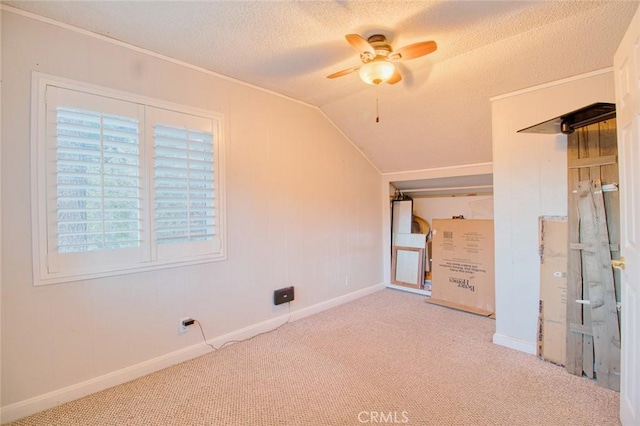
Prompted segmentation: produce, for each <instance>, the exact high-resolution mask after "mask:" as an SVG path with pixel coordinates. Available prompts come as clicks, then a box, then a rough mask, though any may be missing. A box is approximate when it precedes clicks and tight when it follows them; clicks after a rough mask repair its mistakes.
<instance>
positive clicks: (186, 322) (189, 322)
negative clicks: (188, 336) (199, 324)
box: [178, 317, 196, 333]
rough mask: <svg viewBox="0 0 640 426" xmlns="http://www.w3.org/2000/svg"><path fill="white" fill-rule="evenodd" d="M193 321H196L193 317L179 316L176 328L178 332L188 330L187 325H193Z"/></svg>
mask: <svg viewBox="0 0 640 426" xmlns="http://www.w3.org/2000/svg"><path fill="white" fill-rule="evenodd" d="M195 322H196V321H195V320H194V319H193V318H189V317H185V318H180V328H179V329H178V331H179V332H180V333H186V332H187V331H189V326H190V325H193V324H194V323H195Z"/></svg>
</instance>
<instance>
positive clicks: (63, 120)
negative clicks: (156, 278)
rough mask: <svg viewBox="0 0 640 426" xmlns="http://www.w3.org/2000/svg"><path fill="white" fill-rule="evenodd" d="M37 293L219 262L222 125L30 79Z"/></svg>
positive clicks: (131, 99)
mask: <svg viewBox="0 0 640 426" xmlns="http://www.w3.org/2000/svg"><path fill="white" fill-rule="evenodd" d="M34 93H37V96H36V97H37V99H34V123H37V128H36V129H35V130H36V131H35V132H34V138H33V141H32V143H33V150H32V151H33V156H34V158H33V169H34V179H33V180H34V185H33V189H34V196H33V200H34V206H37V208H34V209H33V210H34V221H33V223H34V255H35V256H34V257H35V259H34V272H35V274H34V276H35V283H36V285H39V284H49V283H58V282H64V281H72V280H78V279H86V278H92V277H99V276H106V275H114V274H122V273H127V272H132V271H139V270H147V269H155V268H158V267H168V266H176V265H181V264H191V263H199V262H204V261H211V260H218V259H224V250H223V248H224V244H223V242H224V238H223V235H224V232H223V231H224V221H223V219H224V197H223V194H224V187H223V185H222V181H223V174H222V167H223V163H222V161H221V159H222V158H221V153H222V152H223V151H222V137H221V135H222V132H221V129H220V127H221V121H222V120H221V118H220V117H219V116H217V115H215V114H212V113H210V112H207V111H199V110H198V111H196V110H193V109H189V108H186V107H176V106H175V105H164V104H162V103H161V102H158V101H155V100H148V99H142V98H137V97H135V96H132V95H128V94H122V93H115V92H112V91H107V90H106V89H99V88H94V87H87V86H82V85H80V84H78V83H74V82H69V81H66V80H59V79H55V78H51V77H45V76H43V75H42V74H36V75H35V76H34Z"/></svg>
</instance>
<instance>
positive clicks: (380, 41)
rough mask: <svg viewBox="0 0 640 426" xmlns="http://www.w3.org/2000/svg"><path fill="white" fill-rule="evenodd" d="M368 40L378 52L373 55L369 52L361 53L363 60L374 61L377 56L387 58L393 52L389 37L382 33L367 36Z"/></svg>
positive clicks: (366, 61) (365, 61)
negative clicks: (388, 40)
mask: <svg viewBox="0 0 640 426" xmlns="http://www.w3.org/2000/svg"><path fill="white" fill-rule="evenodd" d="M367 41H368V42H369V44H370V45H371V47H373V50H374V51H375V52H376V56H373V55H371V54H370V53H369V52H363V53H362V54H360V59H362V62H364V63H365V64H366V63H369V62H371V61H373V60H374V59H375V58H377V57H379V56H382V57H383V58H386V57H387V56H389V54H390V53H391V46H390V45H389V43H388V42H387V38H386V37H385V36H383V35H382V34H374V35H372V36H369V38H367Z"/></svg>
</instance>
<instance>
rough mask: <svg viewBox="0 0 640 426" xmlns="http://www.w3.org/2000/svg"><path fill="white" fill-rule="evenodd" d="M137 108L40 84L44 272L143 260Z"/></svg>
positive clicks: (140, 110) (93, 267) (138, 109)
mask: <svg viewBox="0 0 640 426" xmlns="http://www.w3.org/2000/svg"><path fill="white" fill-rule="evenodd" d="M142 112H143V109H142V107H141V106H140V105H137V104H135V103H131V102H126V101H121V100H114V99H111V98H107V97H102V96H97V95H93V94H87V93H82V92H77V91H73V90H67V89H62V88H57V87H48V88H47V124H48V134H47V146H48V150H47V159H48V160H47V163H48V164H47V168H48V170H49V173H48V176H49V179H48V186H49V188H48V199H47V217H48V227H47V228H48V235H47V242H48V244H47V250H48V270H49V272H55V271H56V270H57V269H58V268H62V269H63V270H70V271H74V272H77V273H83V272H84V271H86V270H92V271H95V270H96V266H95V265H88V264H87V263H94V262H99V264H101V265H103V266H104V267H109V268H113V267H114V265H118V264H127V263H130V262H131V259H139V260H143V259H144V258H145V254H144V251H143V250H144V246H145V242H144V235H145V230H144V220H143V218H144V197H143V188H142V176H141V175H142V173H141V170H142V168H141V166H142V164H141V161H142V160H141V159H142V158H143V157H142V155H141V151H142V148H141V134H140V133H141V124H140V123H141V117H142ZM146 245H147V246H148V242H147V243H146ZM61 262H62V263H63V264H64V267H62V265H60V263H61Z"/></svg>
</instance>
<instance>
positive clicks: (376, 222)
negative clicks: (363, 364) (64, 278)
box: [1, 10, 382, 421]
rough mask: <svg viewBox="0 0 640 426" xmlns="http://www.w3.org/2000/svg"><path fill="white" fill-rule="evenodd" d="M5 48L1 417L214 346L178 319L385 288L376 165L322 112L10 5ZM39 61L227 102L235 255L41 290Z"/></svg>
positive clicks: (218, 326) (221, 325)
mask: <svg viewBox="0 0 640 426" xmlns="http://www.w3.org/2000/svg"><path fill="white" fill-rule="evenodd" d="M2 54H3V58H2V77H3V82H2V86H3V87H2V112H3V117H2V118H3V126H2V151H3V152H2V167H1V170H2V208H3V210H2V230H3V232H2V244H3V247H4V250H3V251H2V265H3V269H2V358H1V359H2V406H3V420H4V421H7V420H11V419H12V418H15V417H16V416H19V415H25V414H29V413H30V412H32V411H33V410H34V409H43V408H46V407H47V406H50V405H51V404H52V403H55V402H57V401H65V400H67V399H69V398H70V397H77V396H81V395H83V394H85V393H86V392H88V391H91V390H97V389H100V388H102V387H104V386H107V385H110V384H115V383H117V382H120V381H122V380H126V379H127V378H130V377H134V376H136V375H139V374H141V373H142V372H145V371H151V370H153V369H155V368H158V367H159V366H162V365H167V364H170V363H172V362H175V361H179V360H182V359H184V358H188V357H190V356H194V355H197V354H199V353H202V352H204V351H206V349H205V348H204V346H203V345H202V343H201V339H202V338H201V335H200V333H199V332H198V331H197V329H195V328H194V329H193V330H191V331H189V332H187V333H185V334H178V320H179V318H181V317H184V316H192V317H194V318H196V319H198V320H199V321H200V322H201V324H202V325H203V326H204V328H205V330H206V333H207V337H209V338H211V339H215V338H221V337H220V336H223V335H226V334H229V333H231V334H232V335H233V333H236V332H238V330H241V329H243V328H245V327H253V328H251V329H250V330H249V331H246V330H245V331H246V332H244V335H247V334H251V333H255V332H257V331H261V330H262V329H265V328H270V327H272V326H274V325H277V324H279V323H281V322H282V320H283V319H286V315H285V314H286V313H287V307H286V305H281V306H278V307H274V306H273V304H272V294H273V290H274V289H276V288H280V287H283V286H287V285H293V286H295V287H296V300H295V302H293V303H292V306H291V309H292V311H293V312H294V317H295V314H296V313H299V315H298V316H301V315H302V314H300V313H301V312H306V313H311V312H314V311H317V310H319V309H322V308H326V307H328V306H331V305H332V304H335V303H339V302H341V301H345V300H348V299H349V298H353V297H357V296H360V295H363V294H366V293H367V292H370V291H374V290H376V289H378V288H382V286H381V283H382V254H381V253H382V251H381V247H382V242H381V240H382V236H381V233H380V229H381V227H382V213H381V210H380V185H381V183H382V179H381V176H380V174H379V172H378V171H377V170H375V169H374V168H373V167H372V166H371V164H370V163H369V162H368V161H367V160H366V159H365V158H363V157H362V155H361V154H360V153H359V152H358V151H357V150H356V149H355V148H354V147H353V146H352V145H351V144H350V142H349V141H348V140H346V139H345V137H344V136H343V135H342V134H341V133H340V132H339V131H337V129H336V128H335V127H334V126H333V125H332V124H331V123H330V122H329V121H328V120H327V119H326V117H325V116H324V115H323V114H322V113H321V112H320V111H319V110H318V109H316V108H313V107H310V106H307V105H304V104H301V103H299V102H296V101H293V100H290V99H287V98H284V97H281V96H277V95H274V94H272V93H269V92H266V91H262V90H258V89H256V88H253V87H250V86H248V85H244V84H240V83H238V82H234V81H232V80H229V79H227V78H220V77H218V76H215V75H212V74H211V73H207V72H203V71H202V70H198V69H195V68H194V67H188V66H184V64H180V63H177V62H175V61H167V60H165V59H162V58H159V57H157V56H154V55H149V54H147V53H145V52H141V51H140V50H137V49H130V48H128V47H126V46H122V45H121V44H118V43H112V42H109V41H106V40H105V39H103V38H99V37H92V36H89V35H86V34H83V33H79V32H76V31H71V30H69V29H68V28H66V27H61V26H58V25H52V24H51V23H44V22H40V21H38V20H35V19H31V18H29V17H27V16H23V15H22V14H16V13H13V12H12V11H8V10H4V11H3V12H2ZM32 71H40V72H44V73H48V74H53V75H57V76H61V77H65V78H71V79H76V80H81V81H86V82H89V83H92V84H95V85H100V86H105V87H109V88H113V89H117V90H123V91H129V92H132V93H136V94H140V95H143V96H148V97H152V98H157V99H161V100H165V101H170V102H175V103H178V104H184V105H189V106H193V107H197V108H204V109H209V110H212V111H215V112H219V113H222V114H224V116H225V119H226V128H227V143H228V144H227V215H228V216H227V217H228V232H227V235H228V260H227V261H224V262H217V263H209V264H202V265H197V266H190V267H178V268H173V269H163V270H158V271H155V272H144V273H137V274H130V275H125V276H118V277H110V278H102V279H94V280H87V281H80V282H73V283H66V284H59V285H50V286H44V287H38V288H36V287H34V286H33V285H32V277H31V270H32V268H31V263H32V262H31V226H30V219H29V218H30V217H31V214H30V211H31V208H32V206H31V204H30V189H31V185H30V170H29V164H30V152H29V144H30V115H29V114H30V93H31V89H30V82H31V72H32ZM347 276H348V277H349V280H347V279H346V277H347ZM347 281H349V282H350V284H349V285H346V282H347ZM241 334H242V333H241ZM227 337H228V336H227ZM194 347H198V348H200V349H199V350H194V349H193V348H194ZM76 385H77V386H76Z"/></svg>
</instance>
